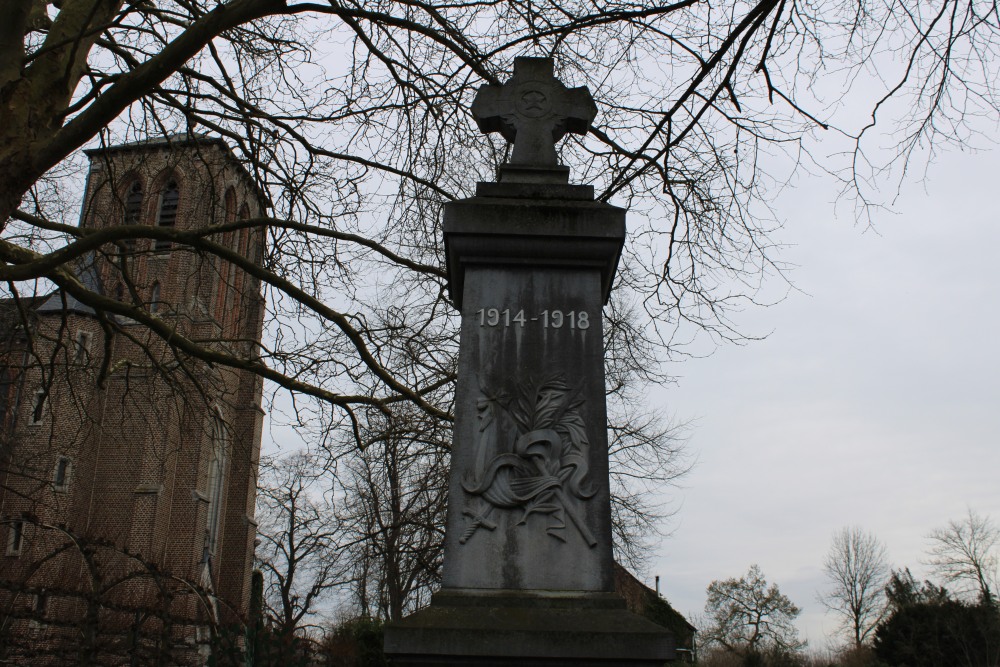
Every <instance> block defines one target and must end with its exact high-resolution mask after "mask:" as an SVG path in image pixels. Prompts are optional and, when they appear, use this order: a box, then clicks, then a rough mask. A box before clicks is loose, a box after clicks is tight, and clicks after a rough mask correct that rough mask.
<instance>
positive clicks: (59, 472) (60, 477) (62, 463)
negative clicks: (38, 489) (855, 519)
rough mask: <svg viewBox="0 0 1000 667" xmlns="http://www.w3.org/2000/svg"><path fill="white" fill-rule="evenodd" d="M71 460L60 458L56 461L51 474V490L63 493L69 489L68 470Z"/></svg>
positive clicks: (66, 457)
mask: <svg viewBox="0 0 1000 667" xmlns="http://www.w3.org/2000/svg"><path fill="white" fill-rule="evenodd" d="M71 463H72V460H71V459H70V458H69V457H68V456H60V457H59V458H58V459H57V460H56V469H55V472H53V474H52V488H53V489H55V490H56V491H65V490H66V489H68V488H69V469H70V465H71Z"/></svg>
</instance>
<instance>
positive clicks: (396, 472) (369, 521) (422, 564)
mask: <svg viewBox="0 0 1000 667" xmlns="http://www.w3.org/2000/svg"><path fill="white" fill-rule="evenodd" d="M369 416H370V420H369V421H368V422H367V426H366V428H365V431H364V432H365V436H366V445H365V449H364V451H363V452H361V453H360V454H358V455H357V456H354V457H352V458H351V459H350V460H349V461H348V462H347V463H346V468H347V469H346V471H345V472H346V474H345V478H346V479H345V482H344V484H345V490H346V493H347V507H346V508H345V510H346V515H347V516H348V517H349V519H348V521H347V522H346V529H347V532H348V534H349V535H350V536H351V539H352V542H353V546H352V547H351V549H350V550H349V553H350V554H351V562H352V565H353V568H354V583H353V588H354V595H353V597H354V600H353V601H354V604H355V605H356V607H357V609H358V611H359V612H360V613H361V615H363V616H369V617H374V618H382V619H386V620H399V619H400V618H402V617H403V615H404V614H405V613H407V612H409V611H412V610H414V609H417V608H419V607H421V606H424V605H426V604H427V603H428V602H429V601H430V594H431V592H432V590H433V589H434V588H436V587H437V585H438V583H439V581H440V577H441V559H442V555H443V549H444V518H445V508H446V504H447V499H448V466H447V457H446V454H447V447H448V442H447V440H446V439H448V438H450V429H446V430H442V429H436V428H435V424H434V422H433V420H428V419H426V417H425V418H423V419H421V418H420V416H419V415H418V414H417V413H415V412H411V413H410V414H408V415H407V414H399V413H397V414H395V415H394V416H393V418H391V419H387V418H385V416H384V415H382V414H381V413H373V414H370V415H369Z"/></svg>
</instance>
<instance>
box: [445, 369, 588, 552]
mask: <svg viewBox="0 0 1000 667" xmlns="http://www.w3.org/2000/svg"><path fill="white" fill-rule="evenodd" d="M579 394H580V392H579V389H574V388H573V387H571V386H570V385H569V384H568V383H567V382H566V380H565V378H564V377H563V376H562V375H552V376H549V377H547V378H545V379H543V380H541V381H540V382H537V383H533V382H526V383H521V384H520V385H519V386H518V387H517V390H516V391H515V392H514V395H513V396H510V395H508V394H506V393H499V394H491V393H489V392H487V391H485V390H484V391H483V393H482V395H481V397H480V399H479V401H478V403H477V406H476V407H477V409H478V411H479V421H480V423H479V440H478V442H477V443H476V456H475V465H474V468H473V470H472V471H471V474H469V475H468V476H467V477H466V479H464V480H463V481H462V488H463V489H464V490H465V492H466V493H468V494H469V495H470V496H472V498H470V499H469V502H468V503H467V505H466V508H465V510H464V511H463V514H464V515H465V516H466V517H468V522H467V523H466V529H465V533H464V534H463V535H462V537H461V538H460V539H459V542H460V543H461V544H465V543H466V542H468V540H469V539H470V538H471V537H472V536H473V535H475V533H476V531H477V530H478V529H480V528H485V529H486V530H494V529H495V528H496V523H495V522H494V521H493V520H492V518H491V517H492V514H493V512H494V511H501V512H503V511H520V513H521V514H520V516H519V517H518V519H517V525H519V526H524V525H526V524H527V520H528V517H530V516H531V515H533V514H538V515H544V516H546V517H547V519H546V525H545V532H546V534H548V535H549V536H551V537H553V538H555V539H557V540H560V541H562V542H565V541H566V534H565V529H566V523H567V522H566V520H567V519H569V522H570V523H572V524H573V526H574V527H575V528H576V530H577V532H579V534H580V536H581V537H582V538H583V540H584V542H586V543H587V545H588V546H589V547H591V548H593V547H595V546H597V540H596V539H594V536H593V534H592V533H591V532H590V530H589V529H588V528H587V525H586V523H585V522H584V520H583V519H582V517H581V516H580V515H579V511H580V510H579V508H578V503H579V502H581V501H587V500H589V499H590V498H592V497H593V496H594V494H595V493H596V490H594V489H592V488H591V486H590V484H589V480H588V479H587V475H588V472H589V464H588V461H589V454H590V451H589V450H590V441H589V439H588V438H587V429H586V424H585V423H584V421H583V414H582V410H581V407H582V406H583V402H584V399H583V398H581V397H580V395H579Z"/></svg>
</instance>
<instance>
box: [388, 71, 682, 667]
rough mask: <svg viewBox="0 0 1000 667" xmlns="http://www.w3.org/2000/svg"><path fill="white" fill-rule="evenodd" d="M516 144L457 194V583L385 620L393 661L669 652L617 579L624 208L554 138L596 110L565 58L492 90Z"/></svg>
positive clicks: (599, 657) (583, 658) (450, 537)
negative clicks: (607, 334)
mask: <svg viewBox="0 0 1000 667" xmlns="http://www.w3.org/2000/svg"><path fill="white" fill-rule="evenodd" d="M472 113H473V115H474V117H475V118H476V120H477V122H478V123H479V127H480V129H482V131H483V132H486V133H489V132H500V133H501V134H502V135H503V136H504V137H505V138H506V139H507V140H508V141H509V142H512V143H513V145H514V148H513V153H512V156H511V161H510V163H509V164H505V165H502V166H501V167H500V178H499V182H497V183H479V185H478V188H477V191H476V196H475V197H472V198H470V199H465V200H462V201H455V202H451V203H449V204H447V205H446V207H445V214H444V240H445V248H446V252H447V263H448V279H449V288H450V290H451V296H452V299H453V301H454V303H455V305H456V306H457V307H458V308H459V309H460V310H461V314H462V325H461V343H460V348H459V367H458V385H457V395H456V401H455V436H454V446H453V448H452V460H451V479H450V487H449V489H450V490H449V505H448V519H447V528H446V537H445V552H444V573H443V582H442V589H441V591H440V592H439V593H437V594H435V595H434V597H433V600H432V603H431V605H430V606H429V607H428V608H427V609H424V610H422V611H419V612H417V613H415V614H413V615H411V616H409V617H407V618H405V619H403V620H402V621H400V622H398V623H393V624H389V625H387V626H386V631H385V650H386V653H387V654H388V655H389V656H390V657H391V659H392V664H393V665H401V666H407V665H662V664H663V662H664V661H665V660H667V659H670V658H672V657H673V653H674V652H673V642H672V638H671V636H670V634H669V632H668V631H667V630H665V629H664V628H662V627H661V626H659V625H656V624H654V623H652V622H651V621H648V620H647V619H644V618H642V617H640V616H637V615H635V614H632V613H631V612H629V611H628V610H626V609H625V603H624V601H623V600H622V599H621V598H620V597H619V596H617V595H616V594H615V593H614V586H613V578H612V573H613V560H612V548H611V506H610V493H609V480H608V443H607V413H606V405H605V387H604V355H603V340H602V338H603V336H602V333H603V327H602V314H601V313H602V306H603V305H604V303H605V302H606V301H607V298H608V294H609V292H610V289H611V283H612V279H613V277H614V273H615V269H616V267H617V264H618V259H619V256H620V254H621V249H622V245H623V243H624V240H625V211H624V210H622V209H620V208H616V207H614V206H610V205H608V204H604V203H602V202H596V201H594V191H593V187H591V186H585V185H571V184H569V168H568V167H565V166H561V165H559V164H558V160H557V157H556V151H555V143H556V142H557V141H559V139H561V138H562V137H563V136H564V135H565V133H567V132H575V133H579V134H585V133H586V132H587V131H588V129H589V127H590V123H591V122H592V121H593V119H594V116H595V115H596V113H597V108H596V106H595V104H594V101H593V99H592V98H591V96H590V93H589V91H588V90H587V89H586V88H572V89H569V88H566V87H565V86H564V85H563V84H562V83H561V82H559V81H558V80H556V79H555V78H554V77H553V65H552V60H551V59H548V58H517V59H516V60H515V63H514V76H513V77H512V78H511V79H510V80H509V81H508V82H507V83H506V84H504V85H503V86H492V85H486V86H483V87H481V88H480V90H479V94H478V95H477V97H476V100H475V102H474V103H473V106H472Z"/></svg>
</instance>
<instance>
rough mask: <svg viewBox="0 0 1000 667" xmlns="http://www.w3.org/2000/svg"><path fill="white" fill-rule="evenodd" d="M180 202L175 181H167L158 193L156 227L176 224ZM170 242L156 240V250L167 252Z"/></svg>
mask: <svg viewBox="0 0 1000 667" xmlns="http://www.w3.org/2000/svg"><path fill="white" fill-rule="evenodd" d="M180 200H181V192H180V189H179V188H178V187H177V181H174V180H171V181H168V182H167V184H166V186H164V188H163V192H161V193H160V210H159V212H158V213H157V216H156V224H157V226H158V227H171V228H172V227H173V226H174V225H176V224H177V205H178V204H179V203H180ZM170 245H171V244H170V241H167V240H165V239H157V241H156V244H155V248H156V250H169V249H170Z"/></svg>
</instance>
